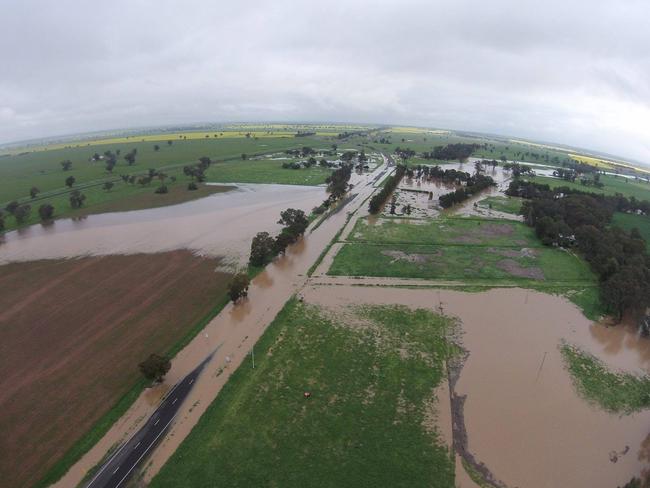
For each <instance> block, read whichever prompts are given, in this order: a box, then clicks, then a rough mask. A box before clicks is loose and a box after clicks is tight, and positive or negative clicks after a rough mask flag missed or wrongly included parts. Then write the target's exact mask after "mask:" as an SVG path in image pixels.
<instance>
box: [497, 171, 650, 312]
mask: <svg viewBox="0 0 650 488" xmlns="http://www.w3.org/2000/svg"><path fill="white" fill-rule="evenodd" d="M507 194H509V195H518V196H527V197H529V198H530V199H529V200H527V201H526V202H524V205H523V207H522V210H521V211H522V213H523V215H524V218H525V221H526V223H527V224H528V225H530V226H532V227H534V228H535V233H536V234H537V235H538V236H539V238H540V239H541V240H542V242H543V243H544V244H546V245H554V246H562V247H569V246H575V247H576V248H577V249H578V250H579V251H580V252H581V254H582V255H583V256H584V257H585V259H586V260H587V262H589V264H590V265H591V268H592V269H593V270H594V272H595V273H596V274H597V275H598V277H599V281H600V293H601V298H602V301H603V304H604V305H605V306H606V307H607V309H608V311H609V312H610V313H612V314H614V315H615V317H616V318H617V319H618V320H620V319H621V318H622V317H623V314H624V313H626V312H628V311H630V312H633V313H638V314H639V315H641V314H643V313H644V312H645V310H646V307H648V306H650V256H648V254H647V252H646V243H645V241H644V240H643V238H642V237H641V235H640V234H639V231H638V230H637V229H632V231H631V232H629V233H627V232H625V231H624V230H622V229H620V228H618V227H615V226H614V227H612V226H611V225H610V223H611V218H612V215H613V213H614V211H616V210H618V209H620V207H625V206H629V205H630V201H629V200H627V199H626V198H625V197H623V196H621V195H617V196H615V197H608V196H604V195H597V194H592V193H586V192H581V191H578V190H571V189H569V188H556V189H549V187H548V185H538V184H535V183H530V182H522V181H519V180H515V181H513V182H511V183H510V186H509V188H508V191H507Z"/></svg>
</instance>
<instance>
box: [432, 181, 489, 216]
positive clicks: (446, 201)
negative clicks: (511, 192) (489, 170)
mask: <svg viewBox="0 0 650 488" xmlns="http://www.w3.org/2000/svg"><path fill="white" fill-rule="evenodd" d="M495 185H496V183H495V182H494V180H493V179H492V178H491V177H490V176H485V175H482V174H480V173H477V174H476V175H474V176H470V177H469V179H468V180H467V185H466V186H462V187H460V188H458V189H457V190H455V191H452V192H449V193H445V194H444V195H441V196H440V197H439V198H438V201H439V202H440V206H441V207H442V208H449V207H451V206H453V205H455V204H457V203H461V202H464V201H465V200H467V199H468V198H470V197H471V196H472V195H475V194H476V193H478V192H479V191H481V190H485V189H486V188H489V187H490V186H495Z"/></svg>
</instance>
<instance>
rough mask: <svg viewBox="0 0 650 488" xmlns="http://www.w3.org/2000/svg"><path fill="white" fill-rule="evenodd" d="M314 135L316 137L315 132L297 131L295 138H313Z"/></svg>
mask: <svg viewBox="0 0 650 488" xmlns="http://www.w3.org/2000/svg"><path fill="white" fill-rule="evenodd" d="M315 135H316V133H315V132H309V131H302V130H299V131H298V132H296V137H307V136H315Z"/></svg>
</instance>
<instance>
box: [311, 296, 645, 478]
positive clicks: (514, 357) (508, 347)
mask: <svg viewBox="0 0 650 488" xmlns="http://www.w3.org/2000/svg"><path fill="white" fill-rule="evenodd" d="M303 294H304V296H305V300H306V301H307V302H310V303H314V304H317V305H320V306H324V307H341V306H348V305H356V304H359V303H370V304H390V303H396V304H403V305H407V306H410V307H424V308H428V309H430V310H434V311H438V310H439V307H440V306H442V309H443V310H444V313H445V314H447V315H450V316H454V317H458V318H459V319H460V322H461V330H462V342H463V346H464V347H465V349H466V350H468V351H469V356H468V357H467V360H466V361H465V364H464V366H463V368H462V370H461V371H460V378H459V379H458V382H457V383H456V385H455V393H456V394H457V395H461V396H462V395H465V396H466V399H465V402H464V419H465V428H466V432H467V436H468V444H467V448H468V451H469V452H470V453H471V454H472V455H473V456H474V458H475V459H476V460H477V461H478V462H482V463H484V464H485V466H486V467H487V468H488V469H489V471H490V472H491V473H492V474H493V476H494V478H496V479H497V480H500V481H501V482H502V483H503V484H504V485H506V486H508V487H526V488H550V487H571V488H600V487H602V488H615V487H616V486H619V485H623V484H625V483H627V482H628V481H629V480H630V479H631V478H632V476H635V475H638V474H639V473H640V472H641V471H642V470H643V469H644V468H648V467H649V466H648V462H649V461H648V460H649V455H648V454H649V453H648V445H649V444H650V442H649V441H648V437H649V434H650V411H643V412H640V413H636V414H632V415H627V416H618V415H614V414H609V413H606V412H604V411H602V410H601V409H599V408H598V407H595V406H593V405H591V404H589V403H588V402H586V401H585V400H584V399H582V398H581V397H580V396H578V395H577V393H576V390H575V388H574V386H573V384H572V380H571V378H570V376H569V374H568V372H567V371H566V369H565V368H564V366H563V360H562V356H561V353H560V351H559V348H558V346H559V344H560V343H561V341H562V340H566V341H568V342H570V343H573V344H577V345H578V346H580V347H582V348H584V349H585V350H587V351H589V352H591V353H593V354H595V355H596V356H598V357H599V358H601V359H602V360H603V361H604V362H605V363H606V364H607V365H609V366H610V367H614V368H624V369H625V370H628V371H631V372H641V371H643V372H647V371H648V367H649V364H648V355H649V354H650V345H649V344H650V341H647V340H644V339H639V338H638V337H637V336H636V333H635V332H633V331H632V330H630V329H625V328H618V327H617V328H613V327H612V328H607V327H604V326H601V325H596V324H592V323H591V322H590V321H588V320H587V319H586V318H585V317H584V316H583V315H582V314H581V312H580V311H579V310H578V309H577V308H576V307H575V306H574V305H573V304H571V303H570V302H569V301H567V300H566V299H564V298H562V297H558V296H552V295H546V294H542V293H538V292H534V291H527V290H521V289H507V290H506V289H495V290H491V291H488V292H483V293H464V292H455V291H447V290H421V289H420V290H413V289H409V290H406V289H397V288H390V287H364V286H345V285H338V286H336V285H333V286H328V285H325V286H320V285H315V284H308V286H307V287H306V288H305V290H304V292H303ZM443 412H444V411H443ZM440 419H441V420H442V421H445V419H447V421H449V414H446V415H445V414H443V415H441V416H440ZM441 430H442V431H443V432H445V431H446V430H448V429H447V428H446V427H444V426H443V427H442V428H441ZM612 452H616V453H618V460H617V462H615V463H614V462H612V461H611V460H610V454H611V453H612ZM623 453H625V454H623ZM458 469H460V470H462V466H461V464H460V463H457V470H458ZM457 478H458V481H459V482H460V483H461V486H473V484H472V483H471V482H469V481H468V480H467V476H466V474H465V473H459V475H458V476H457ZM463 480H464V481H463Z"/></svg>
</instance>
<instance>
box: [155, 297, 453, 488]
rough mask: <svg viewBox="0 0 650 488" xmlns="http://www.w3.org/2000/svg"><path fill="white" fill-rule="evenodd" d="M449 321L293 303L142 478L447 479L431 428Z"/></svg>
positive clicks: (314, 482)
mask: <svg viewBox="0 0 650 488" xmlns="http://www.w3.org/2000/svg"><path fill="white" fill-rule="evenodd" d="M451 326H452V322H451V321H450V320H449V319H446V318H443V317H440V316H438V315H435V314H433V313H431V312H429V311H425V310H409V309H407V308H405V307H397V306H373V307H360V308H353V309H348V310H346V311H345V312H342V313H341V314H340V315H338V314H335V315H332V314H331V313H326V312H325V311H324V310H322V309H320V308H318V307H316V306H310V305H304V304H302V303H299V302H298V301H296V300H295V299H294V300H291V301H289V302H288V304H287V305H286V306H285V308H284V309H283V310H282V311H281V312H280V314H279V315H278V316H277V317H276V319H275V320H274V322H273V323H272V324H271V325H270V326H269V328H268V329H267V331H266V333H265V334H264V336H263V337H262V339H260V341H259V342H258V344H257V345H256V350H255V369H252V363H251V362H250V361H248V360H247V361H246V362H244V363H243V364H242V366H241V367H240V368H239V370H237V372H236V373H234V375H233V376H232V377H231V379H230V380H229V382H228V384H227V385H226V386H225V387H224V389H223V391H222V392H221V393H220V394H219V396H218V397H217V399H216V400H215V401H214V402H213V403H212V405H211V406H210V407H209V408H208V410H207V411H206V413H205V414H204V415H203V416H202V417H201V420H200V421H199V423H198V424H197V426H196V427H195V428H194V430H193V431H192V433H191V434H190V435H189V436H188V437H187V438H186V440H185V441H184V442H183V443H182V444H181V446H180V447H179V449H178V450H177V451H176V453H175V454H174V455H173V456H172V458H171V459H170V460H169V461H168V462H167V464H165V466H164V467H163V469H162V470H161V471H160V473H159V474H158V475H157V476H156V477H155V478H154V479H153V481H152V483H151V485H150V486H151V487H152V488H157V487H167V486H169V487H178V486H222V485H223V486H245V487H248V486H282V487H291V486H296V487H298V486H300V487H302V486H341V487H343V486H350V487H361V486H404V487H412V486H433V487H445V488H452V487H454V486H455V485H454V464H453V458H452V457H451V456H450V453H449V450H448V447H447V446H446V445H445V443H444V440H443V439H442V437H441V434H440V432H439V431H438V429H437V427H436V417H437V413H436V412H437V410H438V404H437V400H436V388H437V387H438V386H439V385H440V383H441V382H442V381H443V380H444V378H445V371H444V366H443V365H444V361H445V360H446V359H447V358H449V357H450V355H452V354H454V352H455V351H456V349H455V347H454V346H452V345H451V344H450V343H449V342H448V340H447V338H446V337H447V334H448V333H449V332H450V327H451ZM306 391H307V392H310V393H311V397H310V398H308V399H307V398H305V397H304V396H303V394H304V392H306Z"/></svg>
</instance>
